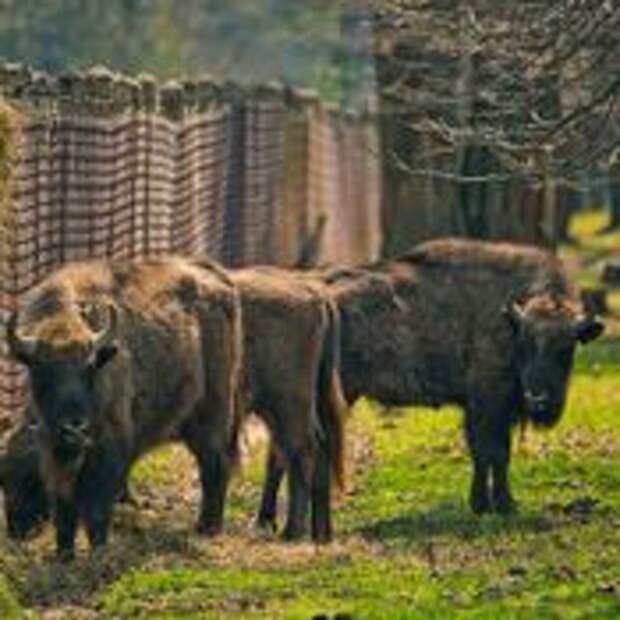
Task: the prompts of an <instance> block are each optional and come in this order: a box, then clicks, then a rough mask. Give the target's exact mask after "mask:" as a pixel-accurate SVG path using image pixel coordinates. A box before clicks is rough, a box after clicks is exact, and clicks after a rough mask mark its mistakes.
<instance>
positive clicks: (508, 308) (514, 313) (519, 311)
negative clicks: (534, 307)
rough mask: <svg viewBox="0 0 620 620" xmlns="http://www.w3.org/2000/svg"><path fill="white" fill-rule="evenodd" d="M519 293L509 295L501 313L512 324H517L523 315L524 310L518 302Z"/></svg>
mask: <svg viewBox="0 0 620 620" xmlns="http://www.w3.org/2000/svg"><path fill="white" fill-rule="evenodd" d="M519 299H520V295H517V294H515V295H511V296H510V297H509V298H508V299H507V301H506V304H505V306H504V308H503V310H502V312H503V314H504V315H505V316H507V317H508V319H510V321H511V322H512V323H513V324H514V325H518V324H519V323H521V321H522V320H523V319H524V317H525V312H524V311H523V307H522V306H521V304H520V301H519Z"/></svg>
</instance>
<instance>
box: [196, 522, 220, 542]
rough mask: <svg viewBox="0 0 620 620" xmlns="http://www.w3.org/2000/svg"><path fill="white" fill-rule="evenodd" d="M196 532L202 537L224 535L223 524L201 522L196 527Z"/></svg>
mask: <svg viewBox="0 0 620 620" xmlns="http://www.w3.org/2000/svg"><path fill="white" fill-rule="evenodd" d="M196 532H197V533H198V534H200V535H201V536H206V537H208V538H212V537H213V536H217V535H218V534H221V533H222V524H221V523H204V522H202V521H201V522H199V523H198V524H197V525H196Z"/></svg>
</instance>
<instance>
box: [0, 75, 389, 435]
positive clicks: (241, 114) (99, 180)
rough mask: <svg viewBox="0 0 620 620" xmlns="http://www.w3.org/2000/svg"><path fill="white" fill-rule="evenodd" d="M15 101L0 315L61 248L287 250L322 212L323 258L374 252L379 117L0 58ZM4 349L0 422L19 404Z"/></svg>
mask: <svg viewBox="0 0 620 620" xmlns="http://www.w3.org/2000/svg"><path fill="white" fill-rule="evenodd" d="M0 96H2V98H3V99H4V100H5V101H7V102H8V103H9V104H10V106H11V107H12V108H13V109H15V110H16V111H17V116H18V117H19V122H18V123H17V128H16V132H15V133H14V135H13V136H12V151H13V154H12V161H11V166H10V170H11V175H10V177H11V178H10V180H9V181H6V182H5V183H4V185H5V187H6V185H7V183H10V189H11V199H10V201H9V202H10V204H8V206H5V208H4V213H5V214H6V212H7V210H9V211H10V217H4V216H3V222H5V230H4V232H3V240H4V247H3V248H2V249H3V252H2V253H1V254H0V257H1V258H0V260H1V261H2V265H1V267H2V279H1V281H0V320H2V321H3V322H4V320H6V317H7V316H8V313H9V312H10V311H11V310H12V309H13V308H14V307H15V305H16V303H17V301H18V299H19V296H20V294H22V293H23V292H24V291H26V290H27V289H28V288H30V287H31V286H33V285H34V284H36V283H37V282H39V281H40V280H41V279H42V278H44V277H45V276H46V274H48V273H49V272H50V271H51V270H53V269H54V268H56V267H57V266H59V265H61V264H63V263H65V262H66V261H70V260H76V259H83V258H88V257H111V258H123V257H142V256H150V255H158V254H166V253H181V254H188V255H202V254H207V253H208V254H210V255H212V256H213V257H215V258H217V259H219V260H221V261H223V262H224V263H226V264H229V265H242V264H251V263H277V264H284V265H286V264H292V263H293V262H294V261H295V260H296V258H297V256H298V254H299V252H300V248H301V247H302V246H303V243H304V242H305V241H306V240H307V238H308V236H309V235H310V234H311V232H312V231H313V230H314V229H315V227H316V225H317V222H318V221H320V220H321V219H323V218H324V217H326V219H325V222H326V224H325V227H324V231H323V235H322V249H321V258H322V260H328V261H340V262H349V263H352V262H359V261H363V260H368V259H372V258H374V257H376V256H377V255H378V253H379V250H380V242H381V239H380V235H381V232H380V231H381V225H380V220H381V215H380V194H381V192H380V170H379V164H378V159H377V152H378V135H377V130H376V123H374V122H372V121H371V120H370V119H367V118H364V117H358V116H356V117H352V116H346V115H343V114H340V113H339V112H338V111H337V110H332V109H328V108H326V107H324V106H322V105H321V103H320V102H319V100H318V99H317V98H316V97H315V96H313V95H312V93H305V92H296V91H292V90H290V89H286V88H283V87H281V86H279V85H273V86H263V87H255V88H243V87H241V86H239V85H235V84H216V83H213V82H211V81H208V80H203V81H197V82H187V83H174V84H167V85H161V86H160V85H158V84H157V83H156V82H155V81H154V80H153V79H152V78H149V77H143V78H139V79H135V80H134V79H130V78H127V77H125V76H118V75H115V74H112V73H110V72H108V71H106V70H103V69H94V70H92V71H90V72H88V73H85V74H75V75H65V76H60V77H56V78H52V77H50V76H48V75H46V74H41V73H37V72H33V71H30V70H29V69H27V68H24V67H22V66H17V65H5V66H1V67H0ZM2 347H3V349H2V350H1V351H0V425H4V426H7V425H10V423H11V420H14V419H15V416H16V415H19V414H20V411H21V410H22V409H23V407H24V403H25V402H26V379H25V376H24V373H23V370H22V369H21V368H20V367H18V366H16V365H15V364H14V363H13V362H12V361H10V359H9V358H8V357H7V352H6V350H5V348H4V347H5V342H4V338H3V339H2Z"/></svg>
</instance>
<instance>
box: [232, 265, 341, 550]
mask: <svg viewBox="0 0 620 620" xmlns="http://www.w3.org/2000/svg"><path fill="white" fill-rule="evenodd" d="M231 277H232V279H233V281H234V282H235V284H236V285H237V287H238V288H239V293H240V295H241V301H242V308H243V328H244V355H245V358H244V373H243V376H244V381H243V386H244V396H245V401H244V406H245V408H246V410H248V411H253V412H254V413H256V414H257V415H259V416H260V417H261V418H262V419H263V420H264V421H265V423H266V424H267V426H268V427H269V430H270V432H271V436H272V437H273V439H274V441H275V443H276V444H277V446H278V448H279V450H280V452H281V453H282V454H283V455H284V457H285V460H286V464H287V468H288V471H289V482H290V485H291V486H290V493H289V514H288V519H287V523H286V527H285V529H284V536H285V537H286V538H289V539H292V538H297V537H299V536H300V535H302V534H303V531H304V529H305V521H306V512H307V505H308V500H309V499H311V503H312V536H313V538H314V540H315V541H317V542H326V541H328V540H329V539H330V538H331V530H332V528H331V518H330V510H329V507H330V468H331V471H332V473H333V474H334V475H335V478H336V480H337V482H341V478H342V468H343V462H342V461H343V428H342V424H343V418H344V410H345V403H344V399H343V398H342V395H341V392H340V383H339V378H338V373H337V365H338V362H337V351H338V337H339V336H338V315H337V312H336V311H335V308H334V306H333V303H332V302H331V301H330V300H329V298H328V297H327V296H326V295H325V294H324V293H321V292H320V290H319V287H317V286H313V285H312V284H311V283H310V282H305V281H302V280H301V279H299V278H292V277H291V275H290V273H289V272H286V271H284V270H281V269H275V268H265V267H261V268H251V269H242V270H238V271H233V272H231ZM274 518H275V515H272V514H261V515H260V517H259V523H260V524H261V525H270V526H273V525H274Z"/></svg>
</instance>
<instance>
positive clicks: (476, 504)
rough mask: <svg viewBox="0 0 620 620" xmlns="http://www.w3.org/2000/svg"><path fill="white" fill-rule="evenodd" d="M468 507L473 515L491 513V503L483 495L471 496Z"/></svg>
mask: <svg viewBox="0 0 620 620" xmlns="http://www.w3.org/2000/svg"><path fill="white" fill-rule="evenodd" d="M469 505H470V507H471V509H472V511H473V513H474V514H477V515H482V514H485V513H487V512H491V502H490V501H489V498H488V496H487V495H486V493H485V494H480V495H472V497H471V498H470V500H469Z"/></svg>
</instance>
